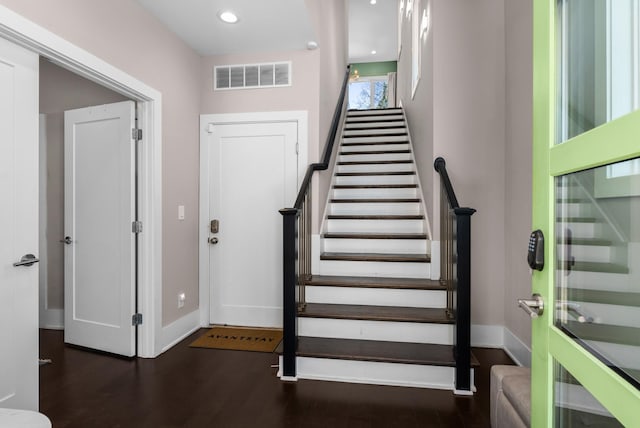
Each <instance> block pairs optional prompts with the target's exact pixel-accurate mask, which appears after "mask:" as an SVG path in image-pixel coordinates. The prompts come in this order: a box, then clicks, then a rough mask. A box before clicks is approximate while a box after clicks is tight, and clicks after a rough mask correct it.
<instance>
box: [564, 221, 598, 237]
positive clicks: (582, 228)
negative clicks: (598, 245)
mask: <svg viewBox="0 0 640 428" xmlns="http://www.w3.org/2000/svg"><path fill="white" fill-rule="evenodd" d="M597 226H598V225H596V224H595V223H565V224H561V223H557V224H556V228H557V229H556V230H558V231H561V230H562V229H563V228H569V230H571V233H572V237H573V238H594V237H597V236H598V235H597V232H598V227H597Z"/></svg>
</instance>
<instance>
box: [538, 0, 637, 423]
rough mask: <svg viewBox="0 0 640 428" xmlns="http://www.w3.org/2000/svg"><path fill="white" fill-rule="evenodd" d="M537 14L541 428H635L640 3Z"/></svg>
mask: <svg viewBox="0 0 640 428" xmlns="http://www.w3.org/2000/svg"><path fill="white" fill-rule="evenodd" d="M533 4H534V6H533V7H534V127H533V129H534V168H533V170H534V177H533V183H534V185H533V193H534V199H533V204H534V209H533V228H534V229H541V230H542V231H543V232H544V235H545V237H546V239H545V258H546V260H545V264H544V267H543V270H542V271H534V273H533V291H534V292H535V293H538V294H540V296H541V298H542V299H543V300H544V312H543V313H542V316H540V317H538V318H536V319H534V321H533V344H532V345H533V346H532V369H533V373H532V380H533V383H532V397H533V399H532V425H533V426H534V427H551V426H555V427H582V426H585V427H586V426H607V427H617V426H628V427H631V426H638V424H639V423H640V417H639V415H640V413H639V409H640V357H639V356H640V286H639V284H640V233H639V232H640V161H639V160H638V159H639V157H640V111H639V110H638V108H639V107H640V91H639V88H640V73H639V65H638V64H639V63H640V62H639V60H640V40H639V39H638V34H639V32H638V30H639V28H638V23H639V22H640V7H639V6H640V4H639V2H638V1H636V0H629V1H626V0H625V1H623V0H606V1H605V0H541V1H535V2H533Z"/></svg>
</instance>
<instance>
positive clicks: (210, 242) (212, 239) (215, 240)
mask: <svg viewBox="0 0 640 428" xmlns="http://www.w3.org/2000/svg"><path fill="white" fill-rule="evenodd" d="M217 243H218V238H216V237H215V236H214V237H213V238H209V244H212V245H215V244H217Z"/></svg>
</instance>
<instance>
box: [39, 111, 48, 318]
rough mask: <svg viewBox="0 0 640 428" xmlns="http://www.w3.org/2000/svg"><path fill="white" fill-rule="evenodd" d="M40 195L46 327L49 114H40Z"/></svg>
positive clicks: (41, 307)
mask: <svg viewBox="0 0 640 428" xmlns="http://www.w3.org/2000/svg"><path fill="white" fill-rule="evenodd" d="M38 126H39V129H38V133H39V135H38V146H39V153H38V186H39V189H40V192H39V196H38V209H39V212H38V214H39V228H40V231H39V238H38V240H39V244H38V247H39V248H38V253H37V254H38V258H39V259H40V263H39V264H38V308H39V311H38V312H39V315H40V320H39V326H40V328H44V324H43V321H44V319H45V318H46V317H47V314H46V312H47V309H48V308H47V291H48V290H47V115H46V114H43V113H40V114H39V115H38Z"/></svg>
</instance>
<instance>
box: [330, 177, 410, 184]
mask: <svg viewBox="0 0 640 428" xmlns="http://www.w3.org/2000/svg"><path fill="white" fill-rule="evenodd" d="M335 184H345V185H366V184H417V183H416V176H415V175H356V176H338V177H336V181H335Z"/></svg>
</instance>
